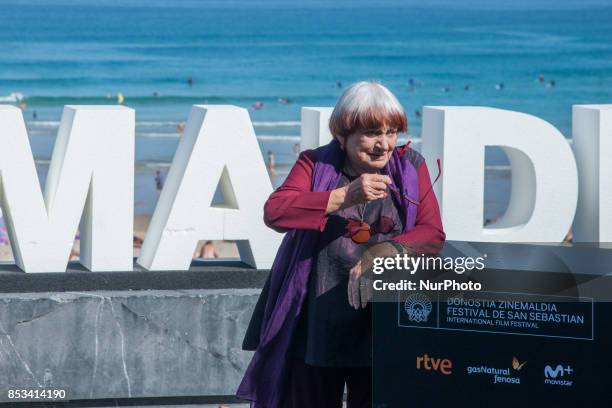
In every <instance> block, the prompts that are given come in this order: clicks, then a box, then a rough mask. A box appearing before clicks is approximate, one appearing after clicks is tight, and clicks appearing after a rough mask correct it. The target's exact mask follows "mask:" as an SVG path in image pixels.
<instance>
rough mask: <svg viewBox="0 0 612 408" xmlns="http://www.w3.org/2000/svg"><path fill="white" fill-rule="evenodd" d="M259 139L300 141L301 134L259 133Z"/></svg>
mask: <svg viewBox="0 0 612 408" xmlns="http://www.w3.org/2000/svg"><path fill="white" fill-rule="evenodd" d="M257 139H258V140H262V141H281V140H282V141H287V142H299V141H300V140H301V137H300V136H294V135H257Z"/></svg>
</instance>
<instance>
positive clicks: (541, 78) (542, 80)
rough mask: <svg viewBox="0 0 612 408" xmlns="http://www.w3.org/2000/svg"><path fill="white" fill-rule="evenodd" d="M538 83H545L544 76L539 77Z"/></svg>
mask: <svg viewBox="0 0 612 408" xmlns="http://www.w3.org/2000/svg"><path fill="white" fill-rule="evenodd" d="M538 81H540V83H542V82H544V74H540V75H538Z"/></svg>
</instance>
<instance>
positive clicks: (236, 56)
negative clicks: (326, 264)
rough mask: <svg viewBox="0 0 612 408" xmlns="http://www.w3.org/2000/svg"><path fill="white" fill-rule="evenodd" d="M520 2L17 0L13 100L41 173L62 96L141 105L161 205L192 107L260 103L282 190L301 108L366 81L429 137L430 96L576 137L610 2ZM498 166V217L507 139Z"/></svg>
mask: <svg viewBox="0 0 612 408" xmlns="http://www.w3.org/2000/svg"><path fill="white" fill-rule="evenodd" d="M513 4H515V3H511V2H508V1H503V2H499V3H496V2H495V1H492V2H484V1H481V2H478V1H470V2H462V1H452V2H451V1H446V2H444V1H437V2H436V1H434V2H431V3H430V2H424V1H423V2H417V1H412V0H406V1H391V0H388V1H381V2H376V1H370V2H366V1H362V0H355V1H352V2H349V1H338V2H333V1H325V2H324V1H319V2H316V1H313V2H307V1H295V2H291V1H286V2H280V1H269V0H268V1H264V0H260V1H258V0H252V1H227V2H222V1H193V0H191V1H187V0H177V1H172V2H170V1H167V2H164V1H157V0H151V1H137V0H126V1H122V2H119V1H111V0H98V1H93V2H92V1H48V0H32V1H21V0H6V1H3V2H2V4H1V5H0V27H1V29H0V50H1V56H0V103H8V104H13V105H19V104H20V101H21V107H22V108H23V115H24V119H25V121H26V125H27V129H28V132H29V140H30V143H31V146H32V151H33V154H34V157H35V160H36V164H37V168H38V170H39V176H40V180H41V185H44V181H45V175H46V171H47V169H48V165H49V162H50V160H51V153H52V149H53V144H54V142H55V137H56V133H57V130H58V125H59V122H60V120H61V115H62V109H63V106H64V105H67V104H88V105H89V104H96V105H106V104H116V103H117V101H118V97H120V96H119V95H122V97H123V99H124V100H123V103H124V105H126V106H129V107H132V108H134V109H135V110H136V165H135V171H136V186H135V188H136V190H135V195H136V198H135V212H136V213H143V214H150V213H152V212H153V210H154V207H155V201H156V192H155V182H154V174H155V170H161V171H162V173H163V174H166V173H167V171H168V169H169V168H170V165H171V163H172V159H173V156H174V153H175V151H176V147H177V144H178V141H179V133H180V124H181V123H183V122H185V121H186V120H187V117H188V115H189V112H190V109H191V106H192V105H194V104H232V105H237V106H241V107H244V108H247V109H249V113H250V116H251V119H252V122H253V125H254V128H255V132H256V134H257V139H258V142H259V145H260V148H261V151H262V157H263V158H264V160H267V152H268V151H272V152H273V154H274V156H275V162H276V175H275V176H273V177H272V183H273V185H274V186H275V187H278V186H279V185H280V184H281V183H282V181H283V179H284V177H285V176H286V174H287V173H288V171H289V169H290V168H291V166H292V165H293V163H294V162H295V160H296V155H295V152H294V145H295V144H296V143H299V141H300V137H299V135H300V109H301V107H303V106H330V107H331V106H333V105H334V104H335V103H336V100H337V98H338V97H339V95H340V94H341V92H342V91H343V89H345V88H346V86H347V85H349V84H351V83H353V82H355V81H361V80H375V81H379V82H381V83H382V84H384V85H386V86H387V87H388V88H389V89H391V90H392V91H393V92H394V93H395V94H396V95H397V97H398V99H399V100H400V102H401V103H402V105H403V106H404V108H405V110H406V112H407V114H408V119H409V131H408V133H407V134H404V135H402V136H401V139H402V142H404V141H406V140H408V139H410V140H412V142H413V144H412V146H414V147H415V148H416V149H419V148H420V145H421V143H420V142H421V139H420V132H421V118H420V115H419V113H420V112H421V111H422V107H423V106H424V105H479V106H491V107H497V108H503V109H510V110H516V111H521V112H526V113H529V114H533V115H536V116H539V117H541V118H543V119H545V120H546V121H548V122H550V123H552V124H553V125H554V126H556V127H557V128H558V129H559V130H560V131H561V132H562V133H563V134H564V135H565V136H566V137H567V138H571V107H572V104H580V103H612V4H610V6H607V5H606V2H588V1H587V2H576V1H569V0H568V2H567V3H564V2H563V1H559V2H551V1H534V2H530V4H529V5H526V6H525V7H528V8H521V7H519V6H516V5H513ZM1 137H2V135H0V141H1ZM534 143H537V140H534ZM0 148H2V146H1V143H0ZM485 174H486V177H485V196H484V197H483V200H484V203H485V216H484V218H485V220H489V221H491V220H495V219H496V218H498V217H500V216H501V215H502V214H503V212H504V211H505V208H506V206H507V203H508V198H509V194H510V178H511V172H510V170H509V167H508V162H507V160H506V157H505V156H504V154H503V153H502V152H501V151H499V150H495V149H489V150H487V155H486V170H485ZM483 221H484V220H483Z"/></svg>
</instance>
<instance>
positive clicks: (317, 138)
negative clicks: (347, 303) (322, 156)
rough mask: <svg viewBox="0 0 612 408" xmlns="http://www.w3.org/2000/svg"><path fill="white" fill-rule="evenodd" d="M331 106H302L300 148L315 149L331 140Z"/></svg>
mask: <svg viewBox="0 0 612 408" xmlns="http://www.w3.org/2000/svg"><path fill="white" fill-rule="evenodd" d="M333 110H334V109H333V108H306V107H305V108H302V131H301V132H302V133H301V136H302V137H301V143H300V149H301V150H308V149H316V148H317V147H319V146H323V145H326V144H328V143H329V142H331V140H332V134H331V132H330V131H329V118H330V116H331V114H332V111H333Z"/></svg>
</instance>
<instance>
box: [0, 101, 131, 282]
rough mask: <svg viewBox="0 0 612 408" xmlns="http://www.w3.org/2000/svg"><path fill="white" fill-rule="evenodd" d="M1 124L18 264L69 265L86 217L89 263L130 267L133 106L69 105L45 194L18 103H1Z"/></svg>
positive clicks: (84, 247)
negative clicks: (77, 236) (76, 239)
mask: <svg viewBox="0 0 612 408" xmlns="http://www.w3.org/2000/svg"><path fill="white" fill-rule="evenodd" d="M0 124H1V128H2V134H1V135H0V138H1V140H2V144H1V146H0V187H1V188H0V200H1V201H0V203H1V205H2V209H3V212H4V217H5V219H6V224H7V229H8V233H9V237H10V239H11V245H12V248H13V253H14V256H15V262H16V263H17V265H18V266H19V267H20V268H21V269H23V270H24V271H26V272H64V271H65V270H66V265H67V264H68V260H69V257H70V251H71V249H72V245H73V242H74V236H75V233H76V232H77V228H78V226H79V221H80V220H81V256H80V258H81V263H82V264H83V265H84V266H85V267H86V268H88V269H90V270H92V271H129V270H132V266H133V252H132V251H133V250H132V240H133V228H134V216H133V212H134V111H133V110H132V109H130V108H126V107H121V106H66V107H65V108H64V113H63V115H62V121H61V124H60V127H59V131H58V134H57V139H56V141H55V146H54V149H53V156H52V160H51V165H50V167H49V173H48V176H47V181H46V185H45V192H44V198H43V195H42V194H41V191H40V185H39V181H38V177H37V174H36V167H35V165H34V160H33V157H32V151H31V149H30V143H29V141H28V135H27V131H26V128H25V124H24V121H23V116H22V114H21V110H19V109H18V108H16V107H13V106H0ZM81 214H82V215H83V217H82V218H81Z"/></svg>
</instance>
